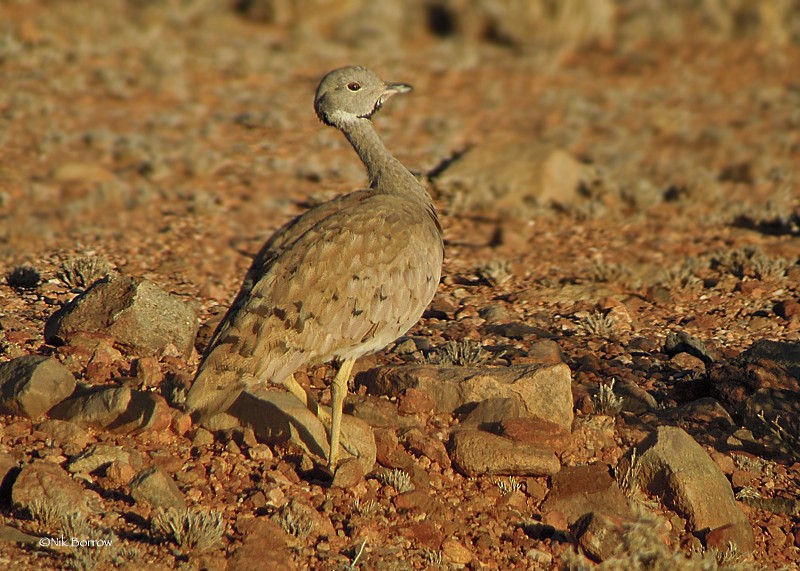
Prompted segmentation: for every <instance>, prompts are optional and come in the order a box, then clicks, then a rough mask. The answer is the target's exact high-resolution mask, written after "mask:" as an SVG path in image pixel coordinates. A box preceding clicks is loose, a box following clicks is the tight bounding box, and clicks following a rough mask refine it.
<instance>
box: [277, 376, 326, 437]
mask: <svg viewBox="0 0 800 571" xmlns="http://www.w3.org/2000/svg"><path fill="white" fill-rule="evenodd" d="M283 386H285V387H286V389H287V390H288V391H289V392H290V393H292V394H293V395H294V396H296V397H297V399H298V400H299V401H300V402H302V403H303V404H304V405H306V408H308V410H310V411H311V412H313V413H314V415H315V416H316V417H317V418H318V419H319V420H320V422H321V423H322V424H323V425H325V427H326V428H327V427H329V426H330V425H331V417H330V415H329V414H328V413H327V412H326V411H324V410H323V409H322V408H321V407H320V406H319V404H318V403H317V401H316V400H314V397H312V396H311V395H309V394H308V393H307V392H306V391H305V389H304V388H303V387H301V386H300V383H298V382H297V380H296V379H295V378H294V375H292V376H291V377H289V378H288V379H286V381H285V382H284V383H283Z"/></svg>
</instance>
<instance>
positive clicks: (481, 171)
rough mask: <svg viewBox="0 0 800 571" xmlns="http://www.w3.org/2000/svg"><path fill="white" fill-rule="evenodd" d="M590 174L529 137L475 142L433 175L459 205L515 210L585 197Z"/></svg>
mask: <svg viewBox="0 0 800 571" xmlns="http://www.w3.org/2000/svg"><path fill="white" fill-rule="evenodd" d="M592 178H594V175H593V172H592V170H591V168H590V167H588V166H587V165H584V164H581V163H580V162H579V161H578V160H577V159H575V157H573V156H572V155H571V154H570V153H568V152H567V151H564V150H561V149H557V148H553V147H551V146H548V145H540V144H536V143H531V142H528V141H523V142H511V143H488V144H483V145H478V146H475V147H473V148H471V149H469V150H467V151H466V152H465V153H464V154H462V155H461V156H459V157H458V158H456V159H455V160H454V161H453V162H452V163H450V164H449V165H448V166H447V168H445V169H444V170H443V171H442V172H441V174H438V175H437V176H436V177H435V179H434V186H435V188H436V190H437V191H439V192H440V193H442V194H443V195H445V196H448V197H450V198H451V200H452V201H453V202H454V205H455V206H457V207H460V208H475V207H489V208H493V209H497V210H518V209H519V208H520V207H521V206H525V205H526V204H527V203H529V202H534V203H537V204H543V205H551V204H558V205H560V206H566V205H572V204H575V203H577V202H580V201H585V200H586V198H587V197H586V194H585V193H584V192H583V189H584V188H586V187H587V183H589V182H590V181H591V180H592Z"/></svg>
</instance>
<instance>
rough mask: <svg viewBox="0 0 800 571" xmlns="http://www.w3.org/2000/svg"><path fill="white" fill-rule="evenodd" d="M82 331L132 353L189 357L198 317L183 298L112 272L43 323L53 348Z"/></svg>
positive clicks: (153, 285) (148, 282) (152, 284)
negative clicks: (106, 278) (101, 336)
mask: <svg viewBox="0 0 800 571" xmlns="http://www.w3.org/2000/svg"><path fill="white" fill-rule="evenodd" d="M82 332H90V333H100V334H103V335H110V336H112V337H113V338H114V339H115V340H116V342H117V343H118V344H120V345H122V346H124V347H125V348H126V349H127V351H128V352H129V353H131V354H133V355H138V356H150V355H163V354H165V353H169V352H173V353H175V352H177V354H180V355H183V356H184V357H188V356H189V355H191V353H192V350H193V347H194V338H195V335H196V334H197V316H196V315H195V313H194V311H193V310H192V309H191V308H190V307H189V305H188V304H187V303H186V302H185V301H184V300H183V299H181V298H180V297H178V296H176V295H173V294H170V293H167V292H166V291H164V290H163V289H161V288H160V287H159V286H157V285H156V284H154V283H152V282H150V281H147V280H143V279H139V278H129V277H126V276H123V275H120V274H116V275H114V276H111V277H110V278H109V279H108V280H103V281H98V282H95V283H94V284H93V285H92V286H91V287H89V289H87V290H86V291H85V292H84V293H82V294H81V295H79V296H78V297H77V298H75V299H74V300H73V301H72V302H70V303H69V304H67V305H65V306H64V307H62V308H61V309H59V310H58V311H57V312H55V313H54V314H53V315H52V316H51V317H50V319H48V320H47V323H46V324H45V339H46V340H47V342H48V343H51V344H54V345H61V344H69V343H71V341H72V339H73V338H74V337H76V336H78V335H80V334H81V333H82Z"/></svg>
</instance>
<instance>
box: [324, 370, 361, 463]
mask: <svg viewBox="0 0 800 571" xmlns="http://www.w3.org/2000/svg"><path fill="white" fill-rule="evenodd" d="M355 362H356V360H355V359H345V360H344V362H342V366H341V367H339V372H338V373H336V377H334V379H333V385H332V386H331V451H330V455H329V456H328V467H329V468H331V469H334V468H336V463H337V462H338V460H339V437H340V433H341V430H342V407H343V406H344V397H346V396H347V381H349V380H350V373H351V372H352V371H353V365H354V364H355Z"/></svg>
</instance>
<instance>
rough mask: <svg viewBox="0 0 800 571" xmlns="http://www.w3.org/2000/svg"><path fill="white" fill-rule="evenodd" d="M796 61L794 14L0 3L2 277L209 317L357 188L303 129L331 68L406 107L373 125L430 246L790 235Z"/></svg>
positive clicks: (272, 1) (776, 7) (686, 7)
mask: <svg viewBox="0 0 800 571" xmlns="http://www.w3.org/2000/svg"><path fill="white" fill-rule="evenodd" d="M798 42H800V0H764V1H756V0H702V1H689V0H686V1H677V0H676V1H670V2H660V1H653V0H560V1H555V0H525V1H521V0H406V1H391V0H387V1H383V2H372V1H368V0H337V1H331V0H308V1H304V2H295V1H291V0H235V1H221V0H216V1H215V0H107V1H105V2H102V3H97V2H91V1H54V0H48V1H45V0H5V1H4V2H3V3H2V4H0V264H3V266H4V268H2V269H8V268H10V267H12V266H14V265H16V264H23V263H29V262H34V261H35V260H37V259H39V258H44V259H52V260H56V259H61V258H63V257H64V256H67V255H72V254H75V253H85V252H90V253H91V252H101V253H102V255H103V256H104V257H106V258H108V259H110V260H111V262H112V263H113V264H114V265H115V266H117V267H120V268H126V269H127V270H128V271H129V272H132V273H141V274H147V273H151V274H155V275H159V276H161V278H162V279H167V280H168V281H171V282H172V283H173V285H175V284H181V283H193V284H194V283H205V284H206V285H207V289H206V290H204V292H205V294H206V295H211V296H212V297H218V298H219V299H225V298H226V297H227V295H228V294H227V293H226V292H228V291H230V289H231V288H232V287H235V285H234V283H235V282H238V276H239V275H240V270H241V268H243V267H244V266H246V263H247V260H246V256H239V257H236V256H232V252H238V253H252V252H253V251H254V250H255V249H256V248H257V247H258V244H259V243H260V242H261V240H263V239H264V238H265V237H267V236H268V235H269V234H270V233H271V232H272V231H273V230H274V228H275V227H277V226H278V225H280V224H281V223H283V222H284V221H285V220H286V219H287V218H288V217H289V216H292V215H294V214H297V213H298V212H301V211H302V210H303V209H304V208H305V207H307V206H308V205H309V204H313V203H315V202H317V201H320V200H326V199H329V198H331V197H332V196H334V195H335V194H337V193H339V192H342V191H346V190H352V189H354V188H356V187H358V185H362V184H363V183H364V178H365V177H364V175H363V172H362V167H361V165H360V164H359V163H358V161H357V158H356V157H355V156H354V154H353V153H352V151H351V150H350V149H349V147H348V146H347V143H346V141H344V139H343V138H342V137H341V136H340V135H338V134H337V133H335V132H333V131H332V130H331V129H327V128H325V127H323V126H322V125H321V124H319V122H318V121H317V119H316V117H315V116H314V114H313V109H312V99H313V93H314V89H315V86H316V83H317V82H318V80H319V78H320V77H321V76H322V75H323V74H324V73H325V72H327V71H328V70H330V69H331V68H333V67H337V66H340V65H345V64H350V63H360V64H363V65H367V66H369V67H372V68H373V69H375V70H376V71H377V72H378V73H379V74H380V75H382V76H383V77H385V78H386V79H389V80H397V81H405V82H408V83H411V84H413V85H414V86H415V88H416V89H415V91H414V93H412V94H411V95H410V96H407V97H403V98H395V99H393V100H392V102H391V104H390V105H388V106H387V108H386V109H385V110H384V111H382V112H381V114H380V115H379V116H378V117H377V118H376V122H377V124H378V128H379V130H380V132H381V135H382V136H383V137H384V139H385V141H386V142H387V145H388V146H389V147H390V149H391V150H392V151H393V152H395V153H396V154H397V155H398V157H399V158H400V159H401V160H402V161H403V162H404V163H405V164H407V165H408V166H409V167H410V168H411V169H412V170H414V172H416V173H419V174H420V176H422V177H425V178H426V179H427V180H428V183H429V186H430V188H431V191H432V193H433V194H434V196H435V198H436V199H437V202H438V203H439V205H440V207H441V208H442V209H443V210H444V211H445V213H446V214H447V215H448V216H449V218H448V220H449V222H448V232H449V233H450V240H451V241H458V240H459V239H461V238H463V236H464V235H465V234H466V233H469V232H471V230H470V225H469V224H468V223H467V222H465V223H464V224H465V225H462V224H461V222H460V221H466V220H468V219H469V218H470V217H471V216H472V217H473V218H474V216H473V215H474V214H475V213H476V211H477V209H480V213H481V215H488V216H491V217H493V218H494V220H495V221H499V222H498V226H499V227H500V228H501V230H502V228H504V227H508V228H514V227H515V226H514V224H515V223H517V224H519V223H523V224H524V223H529V222H530V221H531V220H534V219H536V218H537V217H541V216H542V214H548V215H550V214H552V215H558V216H568V217H569V218H568V219H569V220H572V221H575V220H581V219H587V218H597V217H601V218H602V217H606V218H607V219H608V220H610V221H612V222H611V223H612V224H615V223H616V222H613V221H614V220H619V219H625V220H631V219H634V218H635V217H636V216H640V217H641V216H644V217H648V216H655V217H660V218H661V219H665V218H666V219H669V220H670V221H671V223H672V224H674V225H675V227H676V228H681V224H683V225H684V226H685V227H686V228H696V227H697V225H698V224H709V223H712V224H713V223H724V224H730V223H735V222H736V221H739V223H743V224H748V225H750V226H751V227H765V228H772V229H773V230H775V231H778V232H786V233H789V234H791V233H793V232H795V231H796V227H797V226H796V221H797V196H798V194H799V193H798V190H797V174H798V173H797V169H798V167H797V165H798V162H799V161H798V155H799V154H800V152H799V148H800V136H799V135H798V127H800V79H798V77H800V75H798V72H797V70H798V69H800V59H798ZM468 151H469V153H468V154H466V155H465V153H467V152H468ZM467 158H469V159H470V160H469V161H466V159H467ZM462 160H463V162H462ZM632 217H633V218H632ZM681 220H683V221H684V222H679V221H681ZM506 221H508V225H506ZM514 221H516V222H514ZM520 221H522V222H520ZM495 230H496V228H495ZM495 230H493V231H495ZM515 233H516V231H511V232H508V234H509V235H508V236H506V243H512V246H513V236H510V235H511V234H515ZM489 239H490V238H487V240H489ZM527 240H528V237H527V235H526V236H525V237H524V238H523V239H522V242H523V243H522V244H521V245H520V244H517V245H518V246H521V247H525V244H527ZM48 256H49V257H50V258H48ZM54 263H55V262H54ZM234 266H235V267H234ZM209 273H212V274H213V273H216V274H217V275H220V276H233V277H231V278H228V277H220V278H219V279H217V280H216V281H214V280H212V282H213V283H212V284H211V285H210V286H208V284H207V282H208V276H209ZM229 282H230V283H229ZM204 287H205V286H204ZM209 288H210V289H209Z"/></svg>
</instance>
